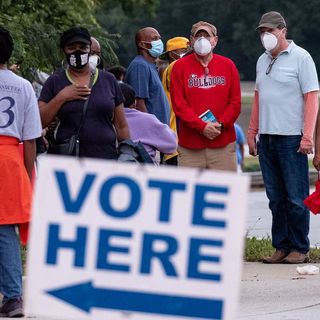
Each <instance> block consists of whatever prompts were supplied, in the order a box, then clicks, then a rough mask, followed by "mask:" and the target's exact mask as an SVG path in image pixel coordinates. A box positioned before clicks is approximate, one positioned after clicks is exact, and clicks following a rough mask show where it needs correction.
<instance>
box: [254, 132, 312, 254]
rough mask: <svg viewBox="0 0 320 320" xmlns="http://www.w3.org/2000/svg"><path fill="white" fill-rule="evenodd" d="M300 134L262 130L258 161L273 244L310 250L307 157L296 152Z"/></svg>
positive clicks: (304, 250) (281, 247)
mask: <svg viewBox="0 0 320 320" xmlns="http://www.w3.org/2000/svg"><path fill="white" fill-rule="evenodd" d="M300 140H301V136H300V135H299V136H296V135H294V136H282V135H268V134H261V135H260V138H259V141H260V142H259V144H260V146H259V162H260V167H261V171H262V175H263V180H264V184H265V188H266V193H267V197H268V199H269V208H270V210H271V212H272V245H273V246H274V247H275V248H276V249H282V250H285V251H292V250H296V251H299V252H301V253H307V252H308V251H309V239H308V234H309V222H310V214H309V211H308V210H307V208H306V207H305V206H304V204H303V200H304V199H305V198H306V197H307V196H308V194H309V174H308V173H309V169H308V157H307V155H305V154H301V153H299V152H297V150H298V149H299V146H300Z"/></svg>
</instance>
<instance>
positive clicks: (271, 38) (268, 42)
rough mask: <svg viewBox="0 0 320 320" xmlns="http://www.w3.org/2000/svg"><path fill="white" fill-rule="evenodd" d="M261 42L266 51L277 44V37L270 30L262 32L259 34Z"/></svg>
mask: <svg viewBox="0 0 320 320" xmlns="http://www.w3.org/2000/svg"><path fill="white" fill-rule="evenodd" d="M261 42H262V45H263V46H264V48H265V49H266V50H267V51H272V50H273V49H274V48H275V47H276V46H277V44H278V38H277V37H276V36H275V35H274V34H273V33H270V32H264V33H263V34H262V36H261Z"/></svg>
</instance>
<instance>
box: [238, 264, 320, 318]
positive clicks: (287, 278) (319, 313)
mask: <svg viewBox="0 0 320 320" xmlns="http://www.w3.org/2000/svg"><path fill="white" fill-rule="evenodd" d="M314 265H316V266H317V267H319V266H320V264H314ZM297 266H298V265H289V264H287V265H286V264H276V265H267V264H262V263H256V262H253V263H252V262H246V263H244V267H243V276H242V282H241V293H240V304H239V312H238V318H237V320H240V319H241V320H244V319H248V320H250V319H252V320H289V319H290V320H319V319H320V275H319V274H317V275H299V274H298V273H297V271H296V268H297ZM299 266H302V265H299Z"/></svg>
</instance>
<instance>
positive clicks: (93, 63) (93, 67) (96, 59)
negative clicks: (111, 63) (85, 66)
mask: <svg viewBox="0 0 320 320" xmlns="http://www.w3.org/2000/svg"><path fill="white" fill-rule="evenodd" d="M99 62H100V57H99V56H98V55H96V54H93V55H92V56H90V57H89V65H90V69H91V70H92V71H94V70H96V67H97V65H98V64H99Z"/></svg>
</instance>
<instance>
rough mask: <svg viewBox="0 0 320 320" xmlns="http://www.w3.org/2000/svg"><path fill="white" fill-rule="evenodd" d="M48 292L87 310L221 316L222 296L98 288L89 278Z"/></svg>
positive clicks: (206, 317) (219, 317)
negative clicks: (197, 295) (219, 297)
mask: <svg viewBox="0 0 320 320" xmlns="http://www.w3.org/2000/svg"><path fill="white" fill-rule="evenodd" d="M47 293H48V294H50V295H52V296H54V297H56V298H58V299H60V300H63V301H64V302H66V303H69V304H71V305H73V306H74V307H77V308H79V309H81V310H82V311H84V312H88V313H89V312H90V309H91V308H103V309H113V310H119V311H131V312H143V313H150V314H163V315H175V316H184V317H190V318H198V319H208V320H209V319H210V320H211V319H212V320H221V319H222V308H223V301H222V300H215V299H202V298H192V297H185V296H170V295H163V294H154V293H143V292H134V291H124V290H114V289H109V288H97V287H94V286H93V285H92V282H91V281H89V282H84V283H80V284H76V285H71V286H68V287H63V288H59V289H53V290H49V291H47Z"/></svg>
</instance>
